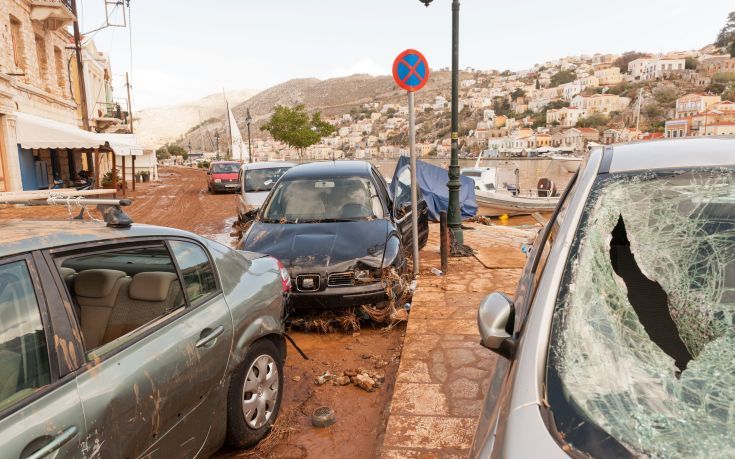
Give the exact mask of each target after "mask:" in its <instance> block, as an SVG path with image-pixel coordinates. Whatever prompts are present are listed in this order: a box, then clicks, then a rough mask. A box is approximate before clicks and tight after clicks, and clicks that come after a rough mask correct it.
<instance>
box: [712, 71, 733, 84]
mask: <svg viewBox="0 0 735 459" xmlns="http://www.w3.org/2000/svg"><path fill="white" fill-rule="evenodd" d="M712 81H714V82H717V83H725V84H727V83H733V82H735V72H719V73H715V74H714V75H712Z"/></svg>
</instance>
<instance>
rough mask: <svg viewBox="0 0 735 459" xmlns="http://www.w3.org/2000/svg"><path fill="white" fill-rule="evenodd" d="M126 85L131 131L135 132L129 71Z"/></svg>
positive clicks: (126, 73) (126, 74) (126, 76)
mask: <svg viewBox="0 0 735 459" xmlns="http://www.w3.org/2000/svg"><path fill="white" fill-rule="evenodd" d="M125 86H126V87H127V88H128V120H130V133H131V134H132V133H133V105H132V102H131V100H130V79H129V78H128V72H125Z"/></svg>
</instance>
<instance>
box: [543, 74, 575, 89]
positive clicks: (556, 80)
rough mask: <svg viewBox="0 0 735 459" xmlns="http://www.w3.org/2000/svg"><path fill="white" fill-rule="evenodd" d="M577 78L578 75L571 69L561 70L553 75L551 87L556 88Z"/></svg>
mask: <svg viewBox="0 0 735 459" xmlns="http://www.w3.org/2000/svg"><path fill="white" fill-rule="evenodd" d="M576 78H577V75H576V74H575V73H574V72H572V71H570V70H561V71H559V72H557V73H555V74H553V75H552V76H551V85H550V87H551V88H555V87H557V86H559V85H560V84H564V83H571V82H572V81H574V80H575V79H576Z"/></svg>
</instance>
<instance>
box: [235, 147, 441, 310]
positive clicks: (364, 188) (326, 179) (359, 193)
mask: <svg viewBox="0 0 735 459" xmlns="http://www.w3.org/2000/svg"><path fill="white" fill-rule="evenodd" d="M410 188H411V182H410V171H408V170H406V171H405V173H403V174H402V175H401V176H400V177H399V180H397V183H396V189H395V190H393V192H390V191H389V187H388V185H387V184H386V182H385V179H383V177H382V176H381V175H380V174H379V173H378V172H377V170H375V168H374V167H373V166H371V165H370V164H369V163H367V162H365V161H329V162H319V163H309V164H302V165H299V166H296V167H293V168H291V169H289V170H288V171H287V172H286V173H285V174H284V175H283V176H282V177H281V179H280V180H279V182H278V184H277V185H276V187H275V188H274V189H273V190H272V191H271V193H270V195H269V196H268V198H267V199H266V201H265V203H264V204H263V207H262V208H261V209H260V212H259V213H258V215H257V218H256V219H255V221H254V222H253V224H252V225H251V226H250V228H249V229H248V231H247V232H246V233H245V235H244V236H243V238H242V239H241V241H240V246H239V247H240V248H242V249H245V250H253V251H257V252H260V253H266V254H268V255H271V256H274V257H276V258H278V259H279V260H281V261H282V262H283V264H284V265H285V266H286V268H287V269H288V271H289V273H290V276H291V281H292V284H293V285H294V288H293V290H292V293H291V295H290V302H291V304H292V305H293V306H294V307H296V308H301V307H315V308H334V307H350V306H360V305H368V304H378V305H379V306H382V305H384V304H385V302H386V301H388V300H389V299H390V297H391V296H393V297H396V296H399V295H400V293H401V292H397V291H396V290H398V289H399V288H400V285H399V284H401V282H400V281H399V279H396V276H398V277H400V276H401V275H402V274H403V273H405V272H406V267H407V262H408V258H409V257H410V252H411V244H412V237H413V236H412V233H411V206H410V195H411V193H410ZM418 212H419V217H418V221H419V246H420V247H423V246H424V245H425V244H426V241H427V240H428V237H429V223H428V211H427V207H426V202H425V201H424V200H423V199H420V200H419V203H418ZM386 271H388V272H391V273H395V274H396V276H386Z"/></svg>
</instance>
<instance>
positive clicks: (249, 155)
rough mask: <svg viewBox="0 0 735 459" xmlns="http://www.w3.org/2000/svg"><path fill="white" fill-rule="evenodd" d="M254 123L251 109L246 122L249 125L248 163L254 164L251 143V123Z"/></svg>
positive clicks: (248, 111)
mask: <svg viewBox="0 0 735 459" xmlns="http://www.w3.org/2000/svg"><path fill="white" fill-rule="evenodd" d="M251 121H253V117H252V116H250V108H248V110H247V116H246V117H245V122H246V123H247V125H248V162H249V163H252V162H253V144H252V143H251V142H250V122H251Z"/></svg>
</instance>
